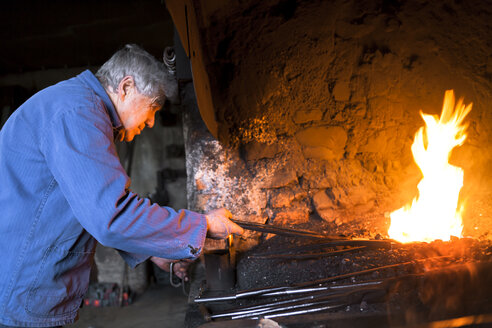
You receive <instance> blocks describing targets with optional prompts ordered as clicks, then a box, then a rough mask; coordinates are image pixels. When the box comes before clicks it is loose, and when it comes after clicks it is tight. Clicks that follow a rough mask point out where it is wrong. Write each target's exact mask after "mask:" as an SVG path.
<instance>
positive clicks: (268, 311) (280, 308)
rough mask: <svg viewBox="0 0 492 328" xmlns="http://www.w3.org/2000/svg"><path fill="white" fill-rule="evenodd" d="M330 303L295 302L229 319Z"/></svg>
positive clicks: (233, 318) (337, 305) (331, 306)
mask: <svg viewBox="0 0 492 328" xmlns="http://www.w3.org/2000/svg"><path fill="white" fill-rule="evenodd" d="M329 303H331V302H330V301H321V302H311V303H302V304H295V305H287V306H282V307H277V308H266V309H263V310H261V311H256V312H253V313H246V314H240V315H235V316H233V317H232V318H231V319H232V320H236V319H244V318H248V317H254V316H261V315H266V314H269V313H275V312H281V311H289V310H295V309H299V308H308V307H312V306H317V305H321V304H329ZM342 305H345V304H336V305H328V309H329V308H334V307H340V306H342Z"/></svg>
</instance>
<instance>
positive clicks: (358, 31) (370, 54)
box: [185, 0, 492, 235]
mask: <svg viewBox="0 0 492 328" xmlns="http://www.w3.org/2000/svg"><path fill="white" fill-rule="evenodd" d="M491 18H492V10H491V8H490V5H487V4H486V3H483V2H473V3H470V2H460V1H443V2H441V1H440V2H430V1H424V0H422V1H372V2H367V1H363V2H361V1H355V0H354V1H350V0H349V1H266V2H263V1H254V0H251V1H245V2H241V3H240V4H238V3H234V4H231V5H230V7H227V8H223V9H222V10H221V11H218V12H216V13H215V16H213V17H212V18H210V19H209V21H210V24H209V25H207V26H206V27H205V28H204V29H203V35H204V37H205V40H206V41H205V44H206V45H207V51H208V56H209V61H210V65H209V67H208V68H209V72H210V75H211V79H212V86H213V91H215V93H214V100H215V101H216V103H217V104H218V106H217V108H216V116H217V121H218V123H219V130H220V137H219V140H218V141H216V140H213V138H211V137H210V136H208V135H206V134H205V133H204V134H201V135H200V137H198V136H197V132H196V131H193V130H197V128H196V120H193V119H190V122H191V125H190V127H188V133H187V134H188V141H187V142H186V145H187V170H188V179H189V182H188V192H189V203H190V205H192V206H193V207H194V208H195V209H196V210H204V211H205V210H209V209H212V208H216V207H222V206H225V207H228V208H229V209H231V211H232V212H233V213H234V214H235V216H236V218H238V219H244V220H248V221H255V222H262V223H264V222H268V223H272V224H279V225H301V226H302V225H304V226H311V228H313V229H317V230H329V231H341V232H346V233H353V232H354V231H359V232H361V233H362V234H369V235H375V234H377V233H382V234H383V235H384V234H385V233H386V229H387V226H388V223H389V220H388V215H387V214H388V213H389V212H391V211H394V210H396V209H398V208H400V207H401V206H403V205H404V204H406V203H408V202H410V201H411V200H412V198H413V197H415V196H416V194H417V189H416V186H417V183H418V181H419V180H420V178H421V174H420V171H419V169H418V167H417V166H416V164H415V163H414V161H413V158H412V154H411V151H410V146H411V144H412V141H413V136H414V134H415V132H416V131H417V129H418V128H419V127H421V126H422V125H423V120H422V118H421V117H420V114H419V112H420V110H422V111H423V112H424V113H431V114H439V113H440V111H441V108H442V99H443V97H444V92H445V90H448V89H454V90H455V92H456V94H457V96H458V97H464V101H465V103H470V102H473V103H474V105H473V110H472V112H471V113H470V114H469V116H468V118H467V120H466V121H467V122H468V124H469V127H468V139H467V142H466V144H465V145H463V146H462V147H460V148H458V149H456V150H455V151H454V152H453V154H452V157H451V162H452V163H453V164H455V165H459V166H461V167H463V168H464V170H465V185H464V188H463V190H462V196H463V197H462V199H466V201H467V206H466V207H465V213H464V214H465V235H480V234H482V235H483V234H484V233H485V234H487V233H488V232H487V231H490V229H489V228H490V225H489V224H488V223H486V221H487V220H480V218H481V217H484V216H485V217H490V216H489V215H490V214H491V212H490V208H491V206H490V205H489V204H488V203H490V202H489V201H487V199H489V195H490V190H491V189H490V187H491V186H492V174H491V173H492V171H491V170H490V167H491V159H492V156H491V154H492V152H491V150H492V143H491V141H490V140H492V139H491V138H490V137H491V136H490V133H491V127H492V114H491V113H492V112H491V111H490V110H489V106H490V103H491V100H492V92H491V91H492V74H491V72H492V59H491V58H492V57H491V56H492V46H491V45H492V42H491V41H492V39H491V36H490V33H489V32H488V31H490V30H491V28H492V26H491V24H492V23H491V22H492V19H491ZM185 134H186V133H185Z"/></svg>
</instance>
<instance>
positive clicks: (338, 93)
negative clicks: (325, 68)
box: [333, 81, 350, 101]
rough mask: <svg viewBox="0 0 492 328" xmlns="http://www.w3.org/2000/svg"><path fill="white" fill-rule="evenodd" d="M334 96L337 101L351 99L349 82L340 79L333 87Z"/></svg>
mask: <svg viewBox="0 0 492 328" xmlns="http://www.w3.org/2000/svg"><path fill="white" fill-rule="evenodd" d="M333 97H334V98H335V100H336V101H348V100H349V99H350V85H349V82H348V81H338V82H337V83H336V84H335V87H334V88H333Z"/></svg>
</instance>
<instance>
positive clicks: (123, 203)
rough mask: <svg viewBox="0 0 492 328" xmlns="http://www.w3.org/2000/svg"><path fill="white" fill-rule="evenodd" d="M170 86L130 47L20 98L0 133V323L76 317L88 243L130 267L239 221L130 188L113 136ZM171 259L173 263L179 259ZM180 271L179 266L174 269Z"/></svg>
mask: <svg viewBox="0 0 492 328" xmlns="http://www.w3.org/2000/svg"><path fill="white" fill-rule="evenodd" d="M175 89H176V82H175V81H174V80H173V79H171V78H170V77H169V76H168V73H167V70H166V69H165V68H164V65H163V64H162V63H159V62H158V61H157V60H155V58H153V57H152V56H151V55H149V54H148V53H147V52H145V51H144V50H143V49H141V48H139V47H137V46H135V45H127V46H125V47H124V48H123V49H121V50H120V51H118V52H116V53H115V54H114V55H113V56H112V57H111V59H110V60H108V61H107V62H106V63H105V64H104V65H103V66H102V67H101V68H100V69H99V70H98V72H97V74H96V75H95V76H94V75H93V74H92V73H91V72H89V71H85V72H83V73H81V74H80V75H78V76H77V77H74V78H72V79H69V80H67V81H63V82H60V83H58V84H56V85H54V86H51V87H49V88H46V89H44V90H42V91H40V92H38V93H37V94H35V95H34V96H33V97H31V98H30V99H29V100H27V101H26V102H25V103H24V104H23V105H22V106H20V107H19V108H18V109H17V110H16V111H15V112H14V114H13V115H12V116H11V117H10V118H9V120H8V121H7V122H6V123H5V125H4V127H3V128H2V130H1V131H0V209H1V214H0V250H1V254H2V263H1V265H0V326H1V325H2V324H3V325H6V326H9V327H10V326H15V327H53V326H61V325H65V324H69V323H72V322H74V320H75V318H76V315H77V312H78V309H79V307H80V304H81V301H82V298H83V296H84V294H85V292H86V291H87V287H88V283H89V272H90V269H91V264H92V260H93V256H94V249H95V245H96V240H97V241H98V242H100V243H101V244H103V245H105V246H109V247H113V248H115V249H118V250H119V251H120V253H121V255H122V256H123V258H124V259H125V260H126V262H127V263H128V264H129V265H131V266H136V265H138V264H139V263H141V262H143V261H145V260H146V259H147V258H149V257H150V258H151V259H152V260H153V261H154V262H155V263H156V264H157V265H159V266H161V267H165V266H166V265H168V264H169V263H170V262H171V261H177V260H183V261H189V260H193V259H196V258H197V257H198V256H199V255H200V252H201V250H202V247H203V244H204V240H205V237H206V235H207V234H208V236H209V237H212V238H219V239H220V238H226V237H227V236H228V235H229V234H231V233H234V234H241V233H242V232H243V231H242V229H241V228H240V227H239V226H237V225H236V224H234V223H233V222H231V221H230V220H229V219H228V218H230V217H231V214H230V213H229V212H228V211H227V210H225V209H218V210H214V211H211V212H209V213H207V214H205V215H203V214H199V213H195V212H191V211H187V210H179V211H175V210H174V209H172V208H169V207H161V206H159V205H157V204H152V203H151V202H150V200H148V199H146V198H141V197H139V196H138V195H136V194H135V193H133V192H132V191H131V190H130V189H129V187H130V179H129V177H128V176H127V174H126V173H125V171H124V169H123V167H122V166H121V164H120V161H119V159H118V156H117V154H116V149H115V144H114V139H115V138H117V139H119V140H120V141H122V140H125V141H131V140H133V138H134V137H135V135H137V134H139V133H140V132H141V131H142V129H143V128H144V127H146V126H147V127H152V126H153V125H154V115H155V113H156V111H158V110H159V109H160V108H161V106H162V104H163V102H164V100H165V98H166V95H171V94H173V92H175ZM177 267H179V265H178V266H177ZM180 275H181V276H183V275H182V273H180Z"/></svg>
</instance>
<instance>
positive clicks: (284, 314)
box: [251, 304, 345, 319]
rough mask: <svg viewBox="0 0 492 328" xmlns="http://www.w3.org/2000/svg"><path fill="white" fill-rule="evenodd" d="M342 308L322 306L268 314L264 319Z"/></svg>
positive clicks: (340, 305)
mask: <svg viewBox="0 0 492 328" xmlns="http://www.w3.org/2000/svg"><path fill="white" fill-rule="evenodd" d="M342 306H345V304H339V305H331V306H322V307H317V308H312V309H304V310H300V311H293V312H287V313H277V314H269V315H265V316H264V318H265V319H271V318H278V317H287V316H293V315H299V314H306V313H313V312H320V311H324V310H330V309H335V308H338V307H342ZM251 319H258V318H251Z"/></svg>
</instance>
